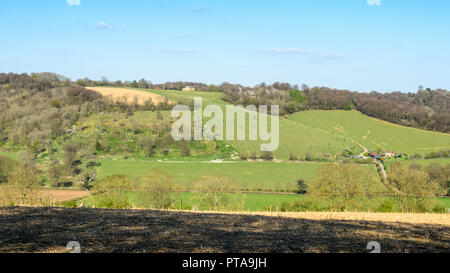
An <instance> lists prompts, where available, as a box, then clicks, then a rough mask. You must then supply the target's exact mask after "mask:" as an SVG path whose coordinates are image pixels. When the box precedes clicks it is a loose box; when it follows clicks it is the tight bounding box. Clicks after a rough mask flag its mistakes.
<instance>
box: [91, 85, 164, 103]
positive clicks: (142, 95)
mask: <svg viewBox="0 0 450 273" xmlns="http://www.w3.org/2000/svg"><path fill="white" fill-rule="evenodd" d="M87 89H89V90H93V91H96V92H98V93H100V94H102V95H103V96H105V97H111V98H112V99H113V100H114V101H120V102H125V103H128V104H132V103H134V101H135V100H136V102H137V103H138V104H140V105H143V104H144V103H145V102H146V101H148V100H151V101H152V102H153V103H154V104H159V103H161V102H163V101H164V99H165V97H163V96H160V95H157V94H153V93H150V92H145V91H139V90H133V89H126V88H112V87H88V88H87ZM169 102H170V101H169Z"/></svg>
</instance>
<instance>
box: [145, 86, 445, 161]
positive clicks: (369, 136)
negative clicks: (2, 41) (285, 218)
mask: <svg viewBox="0 0 450 273" xmlns="http://www.w3.org/2000/svg"><path fill="white" fill-rule="evenodd" d="M148 91H149V92H153V93H156V94H159V95H165V96H167V97H169V98H170V99H179V98H191V99H192V98H194V97H195V96H201V97H203V103H204V105H207V104H210V103H214V104H217V105H220V106H222V107H224V106H225V105H226V103H225V102H223V101H222V100H221V93H208V92H179V91H154V90H148ZM352 140H356V141H358V142H359V143H361V144H363V145H365V146H366V147H367V148H369V149H372V150H375V149H377V148H378V147H382V148H383V149H384V150H394V151H397V152H402V153H421V154H423V153H429V152H432V151H438V150H440V149H448V148H450V135H448V134H443V133H437V132H431V131H425V130H419V129H415V128H408V127H403V126H399V125H396V124H392V123H388V122H385V121H381V120H377V119H374V118H371V117H368V116H366V115H363V114H361V113H359V112H356V111H307V112H301V113H296V114H294V115H292V116H291V117H288V118H282V119H281V120H280V147H279V149H278V150H277V151H276V152H275V156H276V157H277V158H279V159H288V158H289V153H290V152H296V153H298V154H304V153H306V152H307V151H308V150H313V151H316V152H326V153H330V154H335V153H336V152H341V151H342V150H344V149H345V148H351V149H352V150H359V148H358V147H356V146H355V145H354V144H353V143H352ZM230 143H231V144H232V145H233V146H235V147H236V149H237V150H238V151H240V152H246V151H251V152H253V151H256V150H258V147H259V143H258V142H249V141H245V142H241V141H232V142H230Z"/></svg>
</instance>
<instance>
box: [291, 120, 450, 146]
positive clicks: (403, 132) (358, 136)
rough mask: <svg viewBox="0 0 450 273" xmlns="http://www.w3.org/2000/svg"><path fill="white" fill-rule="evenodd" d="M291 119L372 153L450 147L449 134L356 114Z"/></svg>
mask: <svg viewBox="0 0 450 273" xmlns="http://www.w3.org/2000/svg"><path fill="white" fill-rule="evenodd" d="M289 119H290V120H292V121H294V122H296V123H302V124H305V125H307V126H314V127H316V128H321V129H323V130H326V131H327V132H330V133H332V134H333V135H339V136H343V137H346V138H350V139H354V140H356V141H358V142H360V143H361V144H363V145H364V146H366V147H367V148H369V149H372V150H376V149H377V147H382V148H383V149H384V150H394V151H396V152H402V153H429V152H432V151H438V150H440V149H448V148H450V135H448V134H443V133H437V132H431V131H424V130H419V129H414V128H407V127H402V126H399V125H395V124H391V123H388V122H384V121H381V120H377V119H374V118H371V117H368V116H365V115H363V114H361V113H359V112H356V111H308V112H301V113H297V114H296V115H293V116H292V117H290V118H289Z"/></svg>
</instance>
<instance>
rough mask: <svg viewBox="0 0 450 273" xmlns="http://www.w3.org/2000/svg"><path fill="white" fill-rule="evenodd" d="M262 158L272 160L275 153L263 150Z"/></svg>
mask: <svg viewBox="0 0 450 273" xmlns="http://www.w3.org/2000/svg"><path fill="white" fill-rule="evenodd" d="M261 158H262V159H264V160H266V161H272V160H273V153H272V152H263V153H262V155H261Z"/></svg>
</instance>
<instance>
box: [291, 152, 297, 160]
mask: <svg viewBox="0 0 450 273" xmlns="http://www.w3.org/2000/svg"><path fill="white" fill-rule="evenodd" d="M289 160H290V161H297V160H298V157H297V155H296V154H294V153H290V154H289Z"/></svg>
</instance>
